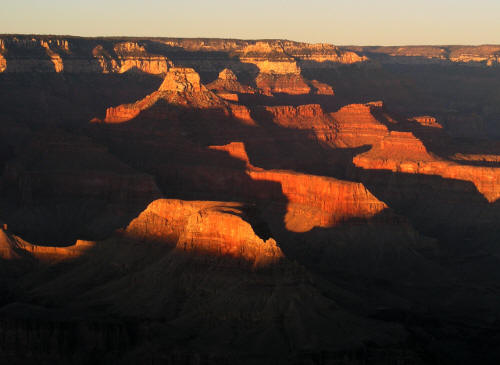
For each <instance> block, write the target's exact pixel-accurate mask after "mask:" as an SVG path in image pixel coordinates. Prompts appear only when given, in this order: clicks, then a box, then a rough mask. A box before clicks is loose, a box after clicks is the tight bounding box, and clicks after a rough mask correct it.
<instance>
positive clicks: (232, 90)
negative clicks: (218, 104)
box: [207, 68, 256, 102]
mask: <svg viewBox="0 0 500 365" xmlns="http://www.w3.org/2000/svg"><path fill="white" fill-rule="evenodd" d="M207 88H208V89H209V90H212V91H214V92H216V93H217V95H219V96H221V97H223V96H222V95H236V100H231V101H236V102H237V101H238V99H237V94H240V93H241V94H253V93H255V92H256V91H255V90H254V89H253V88H252V87H250V86H246V85H242V84H241V83H240V82H239V81H238V78H237V77H236V75H235V74H234V72H233V71H231V70H230V69H228V68H225V69H224V70H222V71H221V72H220V73H219V77H218V78H217V79H216V80H214V81H212V82H211V83H209V84H208V85H207ZM233 99H234V97H233Z"/></svg>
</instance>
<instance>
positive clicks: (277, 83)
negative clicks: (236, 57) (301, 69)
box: [255, 73, 311, 95]
mask: <svg viewBox="0 0 500 365" xmlns="http://www.w3.org/2000/svg"><path fill="white" fill-rule="evenodd" d="M255 83H256V84H257V87H258V88H259V89H261V90H262V92H263V93H264V94H268V95H271V94H290V95H304V94H309V92H310V91H311V88H310V87H309V85H307V83H306V81H305V80H304V79H303V78H302V76H301V75H300V74H298V75H297V74H293V73H288V74H274V73H260V74H259V75H258V76H257V78H256V80H255Z"/></svg>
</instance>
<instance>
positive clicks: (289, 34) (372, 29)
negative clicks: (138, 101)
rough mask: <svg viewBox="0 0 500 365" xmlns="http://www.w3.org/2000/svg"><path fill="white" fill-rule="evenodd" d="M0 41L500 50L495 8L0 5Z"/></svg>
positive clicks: (323, 3)
mask: <svg viewBox="0 0 500 365" xmlns="http://www.w3.org/2000/svg"><path fill="white" fill-rule="evenodd" d="M0 9H1V11H0V33H23V34H26V33H29V34H32V33H35V34H64V35H79V36H158V37H217V38H240V39H263V38H267V39H269V38H280V39H290V40H296V41H306V42H313V43H315V42H326V43H333V44H338V45H342V44H343V45H347V44H351V45H352V44H356V45H410V44H500V0H474V1H470V0H419V1H413V0H411V1H404V0H373V1H368V0H337V1H336V0H329V1H328V0H253V1H237V0H211V1H210V0H174V1H170V0H163V1H160V0H142V1H131V0H121V1H118V0H99V1H98V0H85V1H74V0H2V4H1V7H0Z"/></svg>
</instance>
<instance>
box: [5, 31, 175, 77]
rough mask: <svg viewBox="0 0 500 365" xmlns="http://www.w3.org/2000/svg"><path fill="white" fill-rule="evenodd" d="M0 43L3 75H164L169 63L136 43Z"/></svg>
mask: <svg viewBox="0 0 500 365" xmlns="http://www.w3.org/2000/svg"><path fill="white" fill-rule="evenodd" d="M1 40H2V45H3V46H2V47H1V49H0V53H1V58H0V60H2V61H0V66H1V65H2V64H3V69H2V67H0V70H2V71H4V72H67V73H123V72H127V71H130V70H139V71H142V72H146V73H151V74H163V73H166V72H167V70H168V68H169V67H170V66H171V62H170V61H169V60H168V58H167V57H165V56H164V55H158V54H152V53H150V52H148V51H147V49H146V48H145V46H144V45H143V44H141V43H140V42H130V41H124V42H120V41H118V42H116V43H115V44H111V45H110V44H109V43H110V42H107V41H104V42H102V44H99V42H96V41H95V40H91V39H88V40H87V39H82V38H67V39H65V38H61V37H53V38H51V37H29V36H12V37H5V38H3V39H1Z"/></svg>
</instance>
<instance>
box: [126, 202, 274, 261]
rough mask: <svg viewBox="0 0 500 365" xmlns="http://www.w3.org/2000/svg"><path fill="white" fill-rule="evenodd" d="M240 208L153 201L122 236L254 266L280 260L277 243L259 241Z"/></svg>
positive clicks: (235, 206) (236, 205) (218, 204)
mask: <svg viewBox="0 0 500 365" xmlns="http://www.w3.org/2000/svg"><path fill="white" fill-rule="evenodd" d="M242 208H243V207H242V205H241V204H237V203H228V202H208V201H181V200H168V199H163V200H156V201H154V202H153V203H151V204H150V205H149V206H148V207H147V209H146V210H145V211H144V212H142V213H141V214H140V215H139V216H138V217H137V218H136V219H134V220H133V221H132V222H131V223H130V224H129V225H128V227H127V228H126V230H125V234H126V236H128V237H133V238H134V239H142V240H147V241H156V242H166V243H170V244H173V245H175V247H176V249H177V250H180V251H187V252H193V253H197V254H205V255H215V256H228V257H231V258H234V259H242V260H245V261H248V262H251V263H252V264H254V265H257V266H262V265H269V264H270V263H273V262H276V261H277V260H279V259H280V258H282V257H283V254H282V252H281V250H280V249H279V247H278V246H277V245H276V241H275V240H274V239H273V238H268V239H266V240H263V239H261V238H259V237H258V236H257V235H256V234H255V232H254V231H253V229H252V227H251V225H250V224H249V223H248V222H246V221H245V220H244V219H243V218H242V217H241V216H242V215H243V211H242Z"/></svg>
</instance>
